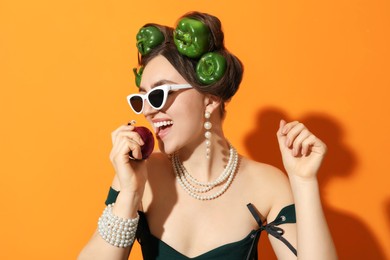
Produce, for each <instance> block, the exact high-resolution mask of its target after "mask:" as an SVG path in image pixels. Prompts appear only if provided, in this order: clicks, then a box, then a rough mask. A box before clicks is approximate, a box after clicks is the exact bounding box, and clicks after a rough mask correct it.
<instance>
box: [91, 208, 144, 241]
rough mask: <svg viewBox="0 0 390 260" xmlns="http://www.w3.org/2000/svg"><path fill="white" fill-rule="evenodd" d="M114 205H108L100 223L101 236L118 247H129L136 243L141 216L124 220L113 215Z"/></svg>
mask: <svg viewBox="0 0 390 260" xmlns="http://www.w3.org/2000/svg"><path fill="white" fill-rule="evenodd" d="M113 205H114V203H112V204H109V205H107V207H106V208H105V209H104V211H103V214H102V216H101V217H100V218H99V221H98V230H99V234H100V236H101V237H102V238H103V239H104V240H105V241H106V242H108V243H110V244H111V245H113V246H116V247H128V246H131V245H132V244H133V242H134V238H135V233H136V231H137V226H138V220H139V215H137V217H136V218H134V219H130V218H129V219H124V218H120V217H118V216H115V215H114V214H113V213H112V207H113Z"/></svg>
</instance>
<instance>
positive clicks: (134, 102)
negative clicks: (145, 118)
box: [130, 96, 143, 113]
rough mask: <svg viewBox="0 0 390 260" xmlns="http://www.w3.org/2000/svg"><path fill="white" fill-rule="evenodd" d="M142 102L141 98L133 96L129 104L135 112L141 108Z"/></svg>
mask: <svg viewBox="0 0 390 260" xmlns="http://www.w3.org/2000/svg"><path fill="white" fill-rule="evenodd" d="M142 103H143V100H142V98H141V97H137V96H134V97H131V98H130V104H131V106H132V108H133V109H134V110H135V111H136V112H137V113H139V112H141V110H142Z"/></svg>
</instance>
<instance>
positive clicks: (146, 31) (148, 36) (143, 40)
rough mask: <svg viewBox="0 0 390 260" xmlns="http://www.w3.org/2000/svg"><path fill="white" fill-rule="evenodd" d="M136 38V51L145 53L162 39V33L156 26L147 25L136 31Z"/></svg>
mask: <svg viewBox="0 0 390 260" xmlns="http://www.w3.org/2000/svg"><path fill="white" fill-rule="evenodd" d="M136 39H137V49H138V51H139V52H140V53H141V55H145V54H148V53H149V52H150V51H151V50H152V49H153V48H154V47H156V46H158V45H160V44H161V43H162V42H163V41H164V35H163V33H162V32H161V31H160V29H158V28H157V27H155V26H147V27H142V28H141V29H140V30H139V31H138V33H137V36H136Z"/></svg>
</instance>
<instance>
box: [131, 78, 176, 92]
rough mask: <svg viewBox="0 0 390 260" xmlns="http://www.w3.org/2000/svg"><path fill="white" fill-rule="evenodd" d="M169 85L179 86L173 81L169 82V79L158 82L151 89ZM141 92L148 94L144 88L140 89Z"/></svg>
mask: <svg viewBox="0 0 390 260" xmlns="http://www.w3.org/2000/svg"><path fill="white" fill-rule="evenodd" d="M167 84H177V82H174V81H171V80H167V79H162V80H159V81H157V82H154V83H153V84H152V86H151V88H155V87H158V86H161V85H167ZM139 91H140V92H141V91H143V92H146V90H145V89H144V88H143V87H140V88H139Z"/></svg>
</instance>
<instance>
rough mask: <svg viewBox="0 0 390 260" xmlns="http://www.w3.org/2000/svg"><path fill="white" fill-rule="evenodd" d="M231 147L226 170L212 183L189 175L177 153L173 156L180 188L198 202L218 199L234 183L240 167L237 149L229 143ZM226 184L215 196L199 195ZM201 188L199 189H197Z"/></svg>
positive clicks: (174, 168) (173, 165) (173, 164)
mask: <svg viewBox="0 0 390 260" xmlns="http://www.w3.org/2000/svg"><path fill="white" fill-rule="evenodd" d="M229 147H230V149H229V150H230V156H229V161H228V163H227V165H226V168H225V169H224V171H223V172H222V174H221V175H220V176H219V177H218V178H217V179H216V180H214V181H212V182H200V181H198V180H197V179H195V178H194V177H193V176H192V175H190V174H189V173H188V171H187V170H186V168H185V167H184V165H183V163H182V162H181V161H180V159H179V156H178V155H177V153H174V154H173V155H172V167H173V170H174V171H175V174H176V179H177V180H178V182H179V184H180V186H181V187H182V188H183V189H184V190H185V191H186V192H187V193H188V194H189V195H190V196H191V197H193V198H195V199H198V200H212V199H215V198H218V197H219V196H221V195H222V194H223V193H225V192H226V190H227V189H228V188H229V186H230V184H231V183H232V181H233V178H234V175H235V173H236V169H237V165H238V153H237V151H236V149H235V148H234V147H233V146H232V145H231V144H230V143H229ZM224 182H225V184H224V185H223V186H222V188H221V189H220V190H219V191H217V192H216V193H214V194H211V195H200V194H199V193H205V192H208V191H210V190H212V189H214V188H215V187H217V186H218V185H221V184H222V183H224ZM195 185H197V186H200V188H199V187H196V186H195Z"/></svg>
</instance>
